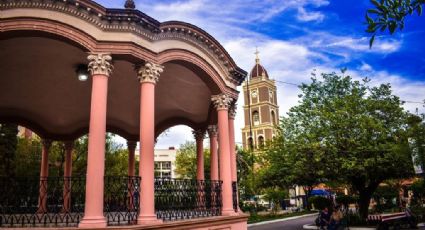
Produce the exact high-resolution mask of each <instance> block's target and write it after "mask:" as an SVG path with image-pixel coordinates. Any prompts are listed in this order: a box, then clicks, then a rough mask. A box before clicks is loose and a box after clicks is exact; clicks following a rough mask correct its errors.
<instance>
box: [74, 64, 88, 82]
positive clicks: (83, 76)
mask: <svg viewBox="0 0 425 230" xmlns="http://www.w3.org/2000/svg"><path fill="white" fill-rule="evenodd" d="M77 77H78V80H79V81H87V79H89V72H88V71H87V65H84V64H80V65H78V67H77Z"/></svg>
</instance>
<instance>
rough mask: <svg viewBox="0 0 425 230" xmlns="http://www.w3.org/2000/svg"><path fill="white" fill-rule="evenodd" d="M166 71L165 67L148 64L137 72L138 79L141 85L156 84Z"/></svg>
mask: <svg viewBox="0 0 425 230" xmlns="http://www.w3.org/2000/svg"><path fill="white" fill-rule="evenodd" d="M163 71H164V66H162V65H158V64H154V63H152V62H146V63H145V64H144V65H142V66H141V67H140V68H138V70H137V77H138V78H139V81H140V83H144V82H149V83H153V84H156V83H157V82H158V80H159V75H161V73H162V72H163Z"/></svg>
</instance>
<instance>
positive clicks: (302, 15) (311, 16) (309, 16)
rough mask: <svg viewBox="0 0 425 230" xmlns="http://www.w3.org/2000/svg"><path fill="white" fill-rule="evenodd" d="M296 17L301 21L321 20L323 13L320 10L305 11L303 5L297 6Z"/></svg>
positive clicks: (323, 16)
mask: <svg viewBox="0 0 425 230" xmlns="http://www.w3.org/2000/svg"><path fill="white" fill-rule="evenodd" d="M297 19H298V20H299V21H303V22H310V21H316V22H321V21H323V19H325V15H324V14H322V13H321V12H307V11H306V10H305V9H304V8H303V7H298V14H297Z"/></svg>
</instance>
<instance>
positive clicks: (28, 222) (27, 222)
mask: <svg viewBox="0 0 425 230" xmlns="http://www.w3.org/2000/svg"><path fill="white" fill-rule="evenodd" d="M85 185H86V180H85V177H65V178H64V177H45V178H39V177H27V178H5V177H0V227H53V226H55V227H67V226H71V227H73V226H77V225H78V223H79V222H80V220H81V219H82V217H83V214H84V205H85ZM139 185H140V177H127V176H124V177H116V176H107V177H105V186H104V187H105V190H104V213H105V216H106V217H107V222H108V225H127V224H134V223H135V222H136V220H137V216H138V212H139V194H140V193H139V187H140V186H139Z"/></svg>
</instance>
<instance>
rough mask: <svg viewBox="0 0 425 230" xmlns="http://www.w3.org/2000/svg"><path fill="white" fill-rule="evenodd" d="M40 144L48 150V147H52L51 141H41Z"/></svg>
mask: <svg viewBox="0 0 425 230" xmlns="http://www.w3.org/2000/svg"><path fill="white" fill-rule="evenodd" d="M41 144H42V145H43V148H46V149H50V147H51V146H52V140H50V139H41Z"/></svg>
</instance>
